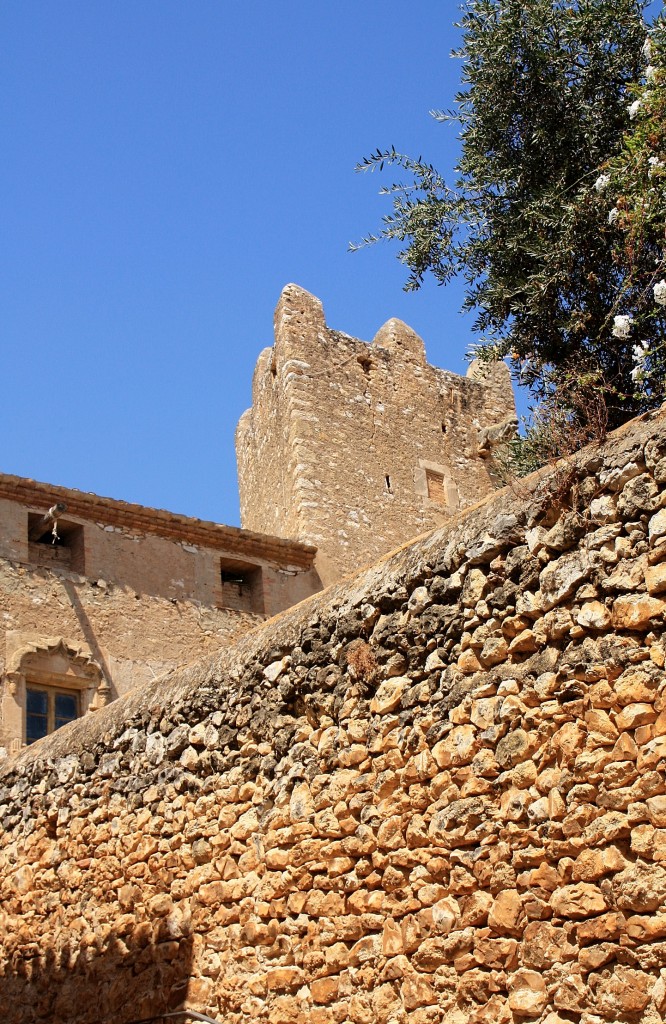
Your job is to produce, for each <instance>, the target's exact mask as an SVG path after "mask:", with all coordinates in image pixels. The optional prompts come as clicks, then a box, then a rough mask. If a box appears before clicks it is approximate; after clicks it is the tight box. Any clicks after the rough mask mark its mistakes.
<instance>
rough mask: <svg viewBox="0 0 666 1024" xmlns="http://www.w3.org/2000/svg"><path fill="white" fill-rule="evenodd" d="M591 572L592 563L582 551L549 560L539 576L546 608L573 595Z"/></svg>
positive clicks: (542, 598)
mask: <svg viewBox="0 0 666 1024" xmlns="http://www.w3.org/2000/svg"><path fill="white" fill-rule="evenodd" d="M589 573H590V564H589V561H588V560H587V559H586V557H585V555H584V553H582V552H578V551H574V552H571V553H570V554H565V555H561V556H560V558H558V559H556V560H555V561H553V562H549V563H548V565H547V566H546V567H545V568H544V569H543V570H542V572H541V575H540V576H539V585H540V590H541V600H542V605H543V608H544V610H545V611H549V610H550V609H551V608H554V607H555V605H558V604H561V602H562V601H564V600H565V599H566V598H568V597H571V595H572V594H574V593H575V591H576V590H577V589H578V587H579V586H580V585H581V583H583V582H584V581H585V580H586V579H587V577H588V575H589Z"/></svg>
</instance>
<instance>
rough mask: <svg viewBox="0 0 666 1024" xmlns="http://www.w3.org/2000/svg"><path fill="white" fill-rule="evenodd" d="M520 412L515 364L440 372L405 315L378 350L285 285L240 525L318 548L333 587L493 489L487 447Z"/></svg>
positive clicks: (256, 391)
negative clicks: (493, 433) (337, 327)
mask: <svg viewBox="0 0 666 1024" xmlns="http://www.w3.org/2000/svg"><path fill="white" fill-rule="evenodd" d="M512 417H515V406H514V402H513V394H512V390H511V381H510V376H509V371H508V368H507V367H506V366H505V365H504V363H500V364H498V365H494V366H490V367H488V369H487V371H484V373H482V370H481V367H480V366H478V365H474V364H473V365H472V367H470V374H469V375H468V376H467V377H459V376H457V375H456V374H454V373H449V372H447V371H445V370H440V369H438V368H436V367H434V366H429V365H428V363H427V362H426V356H425V349H424V345H423V342H422V341H421V339H420V338H419V337H418V336H417V335H416V334H415V333H414V332H413V331H412V330H411V329H410V328H409V327H407V326H406V325H405V324H403V323H401V322H400V321H398V320H389V321H388V323H387V324H385V325H384V327H382V328H381V330H380V331H379V332H378V333H377V335H376V337H375V339H374V341H373V342H372V344H371V345H367V344H366V343H365V342H362V341H358V340H357V339H355V338H351V337H349V335H346V334H341V333H340V332H338V331H333V330H330V329H329V328H328V327H327V326H326V323H325V320H324V313H323V310H322V306H321V303H320V302H319V300H318V299H316V298H314V296H312V295H309V294H308V293H307V292H305V291H303V289H301V288H298V287H297V286H295V285H288V286H287V287H286V288H285V289H284V291H283V293H282V296H281V298H280V301H279V303H278V306H277V309H276V312H275V344H274V346H273V348H272V349H265V350H264V351H263V352H262V353H261V355H260V357H259V360H258V363H257V367H256V370H255V374H254V381H253V396H252V409H250V410H248V411H247V412H246V413H244V415H243V417H242V418H241V421H240V423H239V425H238V431H237V441H236V451H237V460H238V473H239V489H240V498H241V523H242V525H243V526H244V527H245V528H247V529H251V530H256V531H263V532H267V533H273V534H276V535H277V536H280V537H297V538H299V539H302V540H307V541H309V542H311V543H313V544H315V545H316V546H317V548H318V555H317V565H318V568H319V571H320V574H321V576H322V579H323V580H324V582H325V583H327V582H331V581H333V580H335V579H338V578H340V576H341V575H344V574H346V573H348V572H350V571H351V570H354V569H358V568H359V567H360V566H361V565H364V564H367V563H369V562H372V561H375V560H376V559H377V558H379V557H380V556H381V555H383V554H386V552H388V551H389V550H391V548H393V547H395V546H396V545H397V544H401V543H404V542H405V541H406V540H408V539H409V538H410V537H414V536H416V535H418V534H419V533H422V532H424V531H425V530H427V529H430V528H432V527H434V526H436V525H438V524H439V523H441V522H443V521H444V520H445V518H446V517H448V516H450V515H451V514H452V513H454V512H455V511H457V510H458V509H459V508H462V507H464V506H466V505H469V504H471V503H472V502H475V501H478V500H479V499H480V498H481V497H482V496H483V495H485V494H488V493H489V492H490V491H491V490H492V489H493V486H494V482H493V480H492V478H491V474H490V471H489V466H490V463H489V461H488V459H487V458H484V457H483V456H482V455H481V454H480V450H481V451H482V452H483V455H486V454H487V452H488V446H487V442H488V428H490V427H492V426H493V425H497V424H501V423H505V422H506V421H507V419H510V418H512ZM428 477H430V481H429V480H428Z"/></svg>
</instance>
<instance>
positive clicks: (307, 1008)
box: [0, 413, 666, 1024]
mask: <svg viewBox="0 0 666 1024" xmlns="http://www.w3.org/2000/svg"><path fill="white" fill-rule="evenodd" d="M665 482H666V414H665V413H661V414H660V415H658V416H657V417H654V418H650V419H645V420H643V421H640V422H636V423H634V424H631V425H630V426H628V427H627V428H625V429H623V430H622V431H620V432H618V433H617V434H615V435H614V436H613V437H612V438H611V439H610V440H609V441H608V443H607V444H606V445H605V447H604V448H603V449H588V450H586V451H585V452H583V453H581V454H580V455H579V456H578V457H577V458H576V459H575V460H574V461H573V462H572V463H569V464H562V465H560V466H557V467H555V468H554V469H552V470H550V471H548V472H544V473H542V474H540V475H537V476H536V477H533V478H530V479H529V480H528V481H526V482H522V483H520V484H519V485H516V487H515V488H514V489H513V490H512V489H509V490H506V491H504V492H501V493H499V494H497V495H494V496H492V497H491V498H489V499H487V500H486V501H485V502H483V503H482V504H480V505H478V506H476V507H474V508H472V509H471V510H468V511H467V512H466V513H465V514H462V515H459V516H455V517H453V518H452V519H451V520H450V522H449V523H448V524H447V525H446V526H444V527H442V528H440V529H437V530H436V531H434V532H433V533H431V534H429V535H427V536H425V537H423V538H420V539H419V540H418V541H416V542H414V543H413V544H411V545H410V546H408V547H406V548H404V549H403V550H401V551H397V552H395V553H393V554H392V555H391V556H389V557H387V558H386V559H384V560H383V561H382V562H380V563H378V564H377V565H376V566H374V567H372V568H371V569H369V570H367V571H365V572H363V573H362V574H360V575H359V576H358V577H356V578H355V579H354V580H352V581H348V582H347V583H346V584H339V585H336V586H334V587H332V588H329V589H328V590H327V591H325V592H324V593H322V594H319V595H316V596H315V597H313V598H311V599H310V600H309V601H307V602H305V603H304V604H302V605H300V606H299V607H297V608H294V609H291V610H290V611H288V612H286V613H284V614H283V615H281V616H280V617H278V618H277V619H275V620H273V621H272V622H269V623H265V624H263V625H262V626H260V627H259V628H258V629H257V630H256V631H254V632H253V633H251V634H248V635H246V636H245V637H243V638H242V639H241V640H240V641H239V642H238V644H237V645H236V646H235V647H234V648H230V649H228V650H226V651H223V652H221V653H219V654H218V655H216V656H215V657H214V658H213V659H211V660H209V661H206V662H202V663H200V664H198V665H193V666H191V667H190V668H189V669H186V670H183V671H181V672H179V673H176V674H173V675H171V676H169V677H168V678H166V679H164V680H159V681H156V682H154V683H151V684H149V685H148V686H146V687H145V688H143V689H141V690H138V691H134V692H133V693H130V694H128V695H127V696H126V697H124V698H122V699H121V700H119V701H116V702H115V703H114V704H112V705H109V706H108V707H107V708H104V709H102V710H101V711H99V712H98V713H97V714H95V715H94V716H92V717H91V718H90V719H88V720H87V721H84V720H82V721H79V722H75V723H73V724H71V725H70V726H67V727H65V728H63V729H61V730H60V731H58V732H56V733H54V734H53V735H52V736H50V737H48V738H47V739H45V740H42V741H40V742H39V743H37V744H35V745H34V746H33V747H32V748H30V749H29V750H27V751H25V752H23V753H22V754H21V755H20V757H19V758H18V759H17V760H16V761H15V762H14V763H13V764H12V765H8V766H6V767H5V769H4V770H3V772H2V774H1V775H0V820H1V823H2V826H3V835H2V840H1V849H0V879H1V881H0V898H1V903H0V907H1V908H2V909H1V910H0V926H1V928H0V936H1V940H0V941H1V947H0V977H2V983H1V984H2V993H3V1014H4V1019H5V1021H6V1022H7V1024H37V1022H46V1021H48V1022H49V1024H65V1022H67V1024H93V1022H98V1024H112V1022H113V1024H128V1022H129V1021H132V1020H135V1019H137V1018H140V1017H145V1016H149V1015H151V1014H156V1013H159V1012H164V1011H166V1010H168V1009H176V1008H179V1007H189V1008H191V1009H197V1010H199V1011H201V1012H204V1013H208V1014H210V1015H212V1016H214V1017H217V1018H219V1019H220V1020H221V1021H224V1024H249V1022H250V1021H266V1022H270V1024H297V1022H299V1021H302V1022H303V1024H305V1022H308V1024H349V1022H351V1024H374V1022H379V1024H482V1022H483V1024H487V1022H490V1024H493V1022H506V1024H509V1022H518V1021H535V1022H540V1024H565V1022H580V1024H603V1022H609V1024H610V1022H615V1021H623V1022H624V1021H626V1022H632V1024H639V1022H640V1024H656V1022H657V1021H661V1020H663V1019H664V1016H665V1015H666V775H665V768H666V687H665V685H664V682H665V681H664V663H665V660H666V649H665V647H664V640H663V622H664V612H665V610H666V499H665V498H664V493H665V490H664V483H665Z"/></svg>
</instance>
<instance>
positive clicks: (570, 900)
mask: <svg viewBox="0 0 666 1024" xmlns="http://www.w3.org/2000/svg"><path fill="white" fill-rule="evenodd" d="M550 905H551V907H552V908H553V911H554V913H555V914H557V915H558V916H559V917H570V918H573V919H574V920H580V919H581V918H583V917H590V916H591V915H592V914H602V913H603V912H604V911H605V910H607V909H608V905H607V903H606V899H605V897H604V895H603V893H602V892H601V890H600V889H599V888H598V887H597V886H596V885H592V884H591V883H589V882H576V883H574V884H573V885H564V886H562V887H561V888H560V889H556V890H555V892H554V893H553V895H552V896H551V898H550Z"/></svg>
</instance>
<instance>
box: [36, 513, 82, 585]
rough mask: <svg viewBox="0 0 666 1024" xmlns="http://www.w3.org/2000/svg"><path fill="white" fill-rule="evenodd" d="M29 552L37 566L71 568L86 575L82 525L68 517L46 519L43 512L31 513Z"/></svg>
mask: <svg viewBox="0 0 666 1024" xmlns="http://www.w3.org/2000/svg"><path fill="white" fill-rule="evenodd" d="M28 551H29V554H30V561H31V562H34V563H35V564H36V565H47V566H51V567H53V568H61V569H70V570H71V571H72V572H76V573H79V574H80V575H83V574H84V572H85V569H84V561H85V559H84V545H83V527H82V526H81V525H80V524H79V523H72V522H69V521H68V520H66V519H56V520H52V521H48V522H47V521H46V516H45V515H44V514H43V513H41V512H29V513H28Z"/></svg>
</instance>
